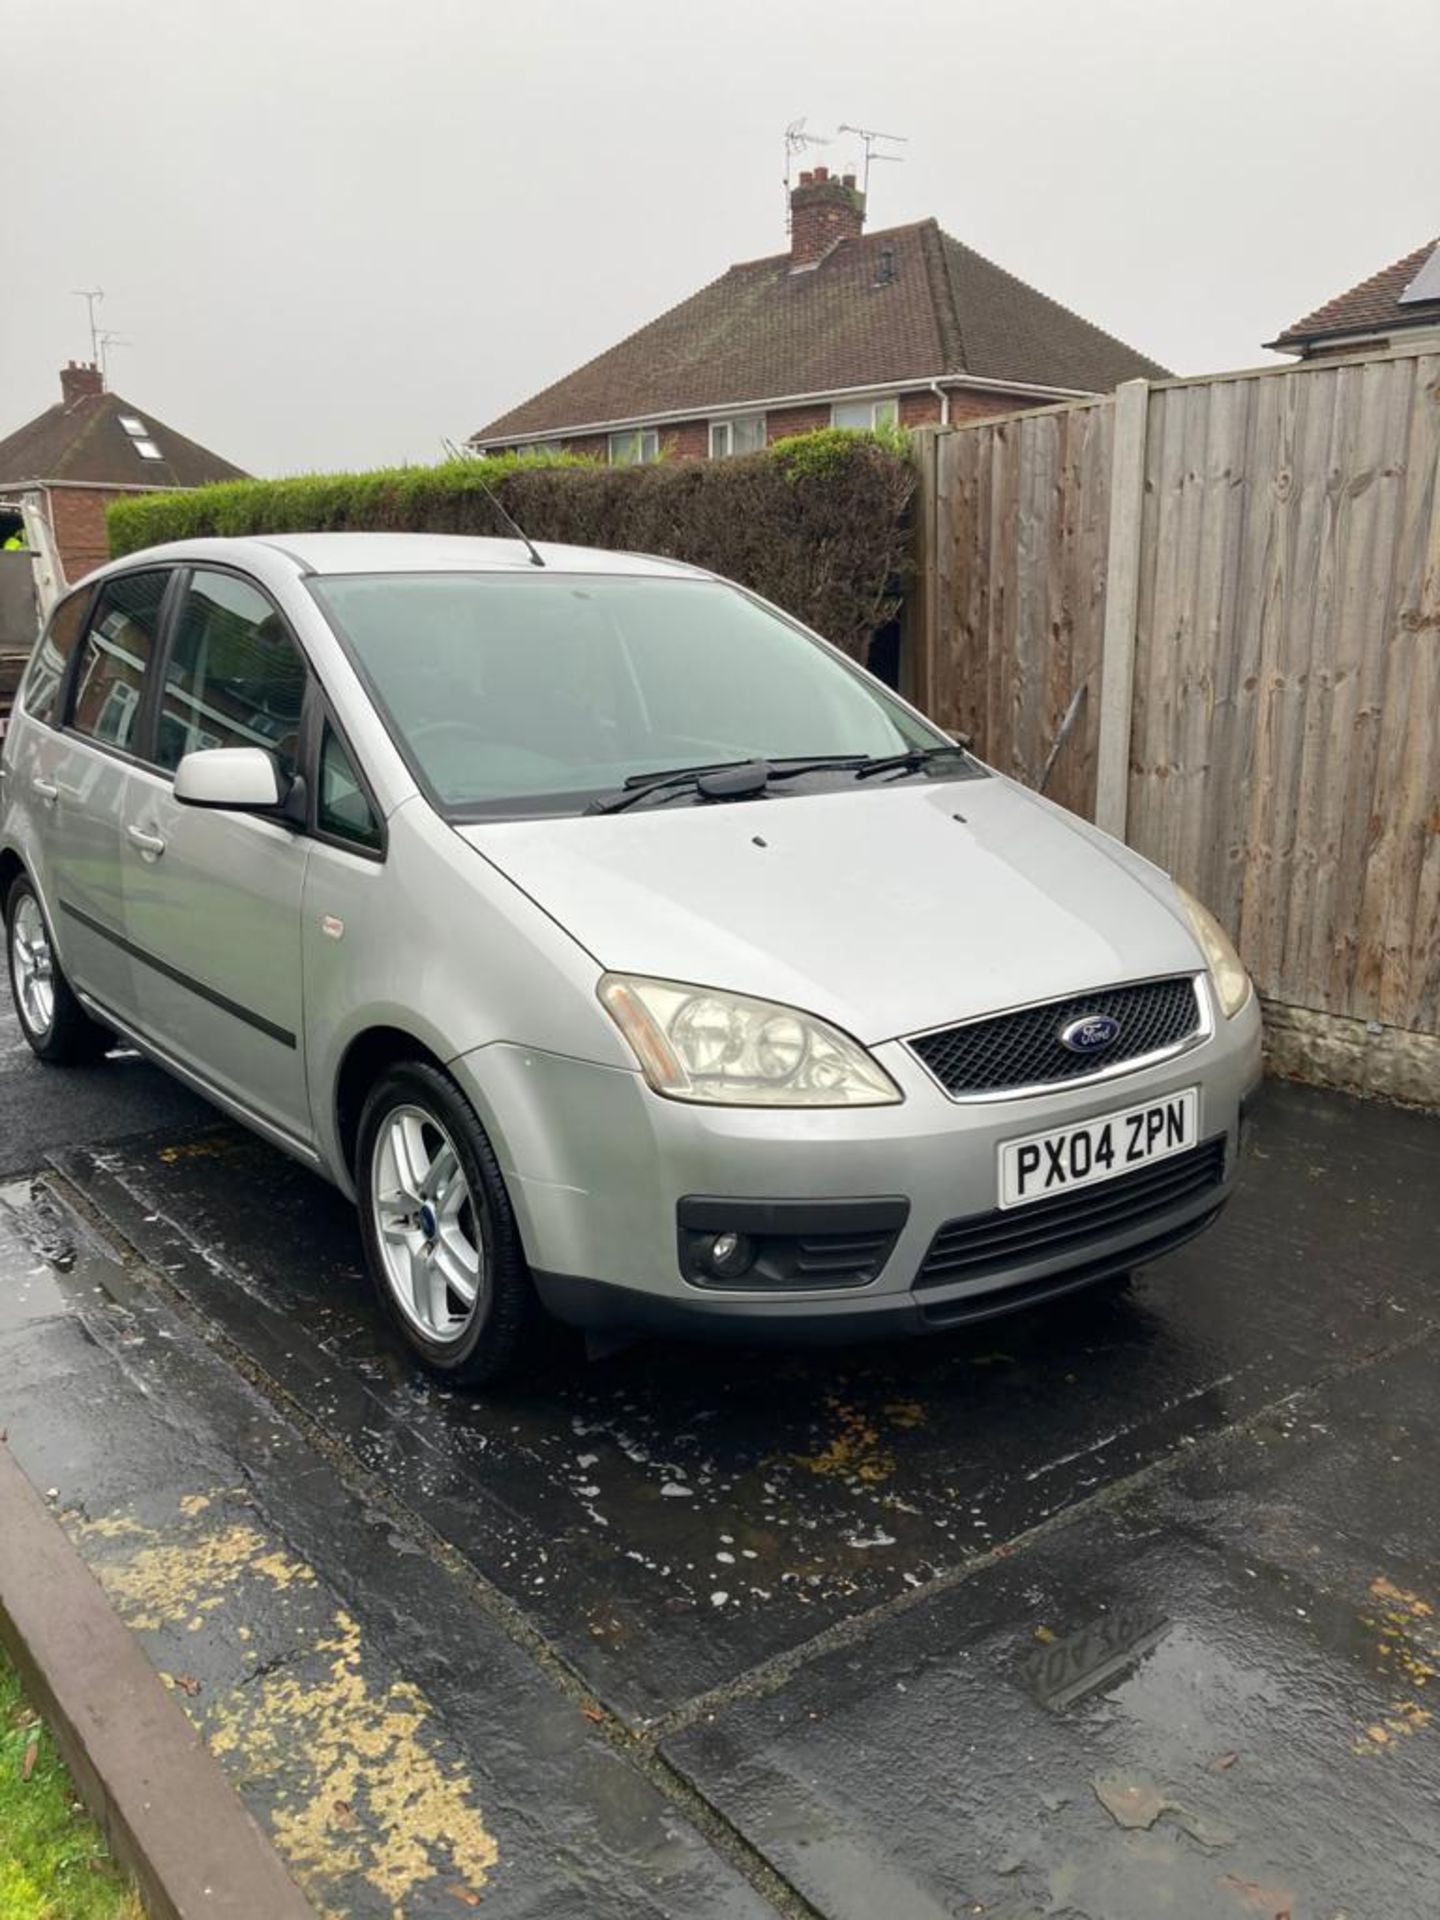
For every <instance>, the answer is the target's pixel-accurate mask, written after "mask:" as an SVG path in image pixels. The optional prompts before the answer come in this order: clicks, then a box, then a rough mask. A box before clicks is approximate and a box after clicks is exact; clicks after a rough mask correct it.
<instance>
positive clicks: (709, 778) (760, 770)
mask: <svg viewBox="0 0 1440 1920" xmlns="http://www.w3.org/2000/svg"><path fill="white" fill-rule="evenodd" d="M964 751H965V749H964V748H963V747H958V746H955V747H911V748H910V749H909V750H908V751H907V752H905V753H896V754H888V755H886V756H885V758H884V759H880V760H877V759H876V758H875V756H874V755H873V754H868V753H813V754H794V755H787V756H786V757H785V758H784V759H783V760H720V761H716V762H714V763H712V764H711V765H709V766H702V767H668V768H662V769H660V770H659V771H657V772H655V773H632V774H630V775H629V776H628V777H627V778H626V780H625V781H624V782H623V784H622V785H620V786H619V787H617V788H616V789H615V791H614V792H613V793H602V794H601V795H600V797H599V799H597V800H592V801H591V802H590V804H589V806H588V807H586V808H585V812H586V813H623V812H624V811H625V810H626V808H627V807H633V806H636V805H637V804H638V803H639V802H640V801H641V800H645V799H648V798H649V796H650V795H651V794H655V795H657V796H662V797H668V796H670V795H673V794H678V793H683V792H686V791H687V790H688V791H690V792H693V793H698V794H699V795H700V796H701V798H702V799H705V800H748V799H753V798H754V797H755V796H757V795H759V794H762V793H764V792H765V791H766V789H767V788H768V787H771V786H774V785H776V784H777V783H778V782H779V781H781V780H796V779H799V778H800V777H801V776H802V775H803V774H807V773H853V774H854V776H855V778H856V779H857V780H866V779H868V778H869V776H870V775H871V774H872V773H904V772H914V771H918V770H919V768H921V767H923V766H925V765H926V764H927V763H928V762H929V761H930V760H931V758H932V757H934V756H936V755H943V754H952V753H958V754H962V755H963V753H964Z"/></svg>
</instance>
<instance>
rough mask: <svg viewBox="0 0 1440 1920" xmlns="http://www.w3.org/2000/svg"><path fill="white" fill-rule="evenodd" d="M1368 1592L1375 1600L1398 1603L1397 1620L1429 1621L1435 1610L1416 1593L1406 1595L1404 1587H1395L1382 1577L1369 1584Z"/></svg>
mask: <svg viewBox="0 0 1440 1920" xmlns="http://www.w3.org/2000/svg"><path fill="white" fill-rule="evenodd" d="M1370 1591H1371V1593H1373V1594H1374V1596H1375V1598H1376V1599H1377V1600H1394V1601H1397V1602H1398V1603H1399V1608H1400V1612H1399V1616H1398V1617H1399V1618H1400V1619H1402V1620H1405V1619H1415V1620H1430V1619H1433V1618H1434V1615H1435V1609H1434V1607H1432V1606H1431V1604H1430V1602H1429V1601H1428V1600H1422V1599H1421V1598H1420V1596H1419V1594H1418V1593H1407V1592H1406V1590H1405V1588H1404V1587H1397V1586H1395V1585H1394V1584H1393V1583H1392V1582H1391V1581H1389V1580H1386V1579H1385V1578H1383V1576H1382V1577H1381V1578H1379V1579H1376V1580H1372V1581H1371V1582H1370Z"/></svg>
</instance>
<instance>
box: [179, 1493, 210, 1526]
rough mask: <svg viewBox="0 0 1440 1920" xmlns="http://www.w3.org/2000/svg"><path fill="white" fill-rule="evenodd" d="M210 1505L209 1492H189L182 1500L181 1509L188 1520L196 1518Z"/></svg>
mask: <svg viewBox="0 0 1440 1920" xmlns="http://www.w3.org/2000/svg"><path fill="white" fill-rule="evenodd" d="M209 1505H210V1496H209V1494H208V1493H187V1494H186V1496H185V1498H184V1499H183V1500H182V1501H181V1502H180V1511H181V1513H183V1514H184V1516H185V1518H186V1519H187V1520H194V1519H197V1518H198V1517H199V1515H201V1514H202V1513H204V1512H205V1511H206V1510H207V1508H208V1507H209Z"/></svg>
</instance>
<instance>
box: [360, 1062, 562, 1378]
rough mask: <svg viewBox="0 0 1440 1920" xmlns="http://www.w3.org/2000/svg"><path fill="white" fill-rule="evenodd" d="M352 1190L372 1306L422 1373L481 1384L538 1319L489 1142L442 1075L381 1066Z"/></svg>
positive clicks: (512, 1355)
mask: <svg viewBox="0 0 1440 1920" xmlns="http://www.w3.org/2000/svg"><path fill="white" fill-rule="evenodd" d="M355 1184H356V1191H357V1196H358V1201H359V1207H360V1221H361V1232H362V1236H363V1238H364V1242H365V1254H366V1261H367V1264H368V1266H369V1269H370V1277H371V1280H372V1281H373V1283H374V1286H375V1291H376V1295H377V1297H378V1299H379V1301H380V1305H381V1308H382V1310H383V1312H384V1314H385V1316H386V1318H387V1320H389V1322H390V1323H391V1325H392V1326H394V1327H395V1328H396V1329H397V1331H398V1332H399V1333H400V1334H401V1336H402V1337H403V1338H404V1340H405V1341H406V1343H407V1344H408V1345H409V1347H410V1349H411V1351H412V1352H413V1353H415V1354H416V1355H417V1356H418V1357H419V1359H420V1360H421V1361H422V1362H423V1363H424V1364H425V1366H426V1367H428V1368H429V1369H430V1371H431V1372H432V1373H435V1374H437V1375H439V1376H440V1377H441V1378H442V1379H445V1380H448V1381H451V1382H452V1383H454V1384H456V1385H463V1386H482V1385H490V1384H493V1383H494V1382H496V1381H498V1380H500V1379H502V1378H503V1377H504V1376H505V1375H506V1374H507V1373H510V1372H511V1371H512V1370H513V1369H514V1368H515V1366H516V1364H517V1362H518V1360H519V1358H520V1356H521V1353H522V1350H523V1349H524V1348H525V1346H526V1345H527V1342H528V1339H529V1336H530V1335H531V1333H532V1331H533V1330H534V1327H535V1323H536V1321H537V1320H538V1318H539V1303H538V1301H537V1300H536V1297H535V1291H534V1288H533V1286H532V1285H531V1281H530V1273H529V1268H528V1267H527V1265H526V1262H525V1255H524V1250H523V1248H522V1246H521V1244H520V1232H519V1229H518V1227H517V1226H516V1224H515V1214H514V1209H513V1208H512V1207H511V1205H510V1196H509V1194H508V1193H507V1192H506V1190H505V1182H504V1179H503V1178H502V1176H501V1173H500V1165H499V1162H498V1161H497V1160H496V1158H495V1151H494V1149H493V1148H492V1146H491V1145H490V1142H489V1140H488V1138H487V1137H486V1134H485V1130H484V1128H483V1127H482V1126H481V1124H480V1122H479V1120H478V1118H477V1117H476V1114H475V1111H474V1109H473V1108H472V1107H471V1105H470V1103H469V1101H468V1100H467V1099H466V1098H465V1096H464V1094H463V1093H462V1092H461V1091H460V1089H459V1087H457V1086H456V1084H455V1082H454V1081H453V1080H452V1079H450V1077H449V1075H448V1074H445V1073H442V1072H441V1071H440V1070H439V1069H438V1068H436V1067H432V1066H429V1065H427V1064H426V1063H424V1062H422V1061H406V1062H404V1063H403V1064H401V1065H398V1066H394V1067H391V1068H390V1069H389V1070H388V1071H387V1072H386V1073H384V1074H383V1075H382V1076H381V1078H380V1079H379V1080H378V1081H377V1082H376V1083H375V1085H374V1086H373V1087H372V1088H371V1090H370V1093H369V1096H368V1097H367V1099H366V1101H365V1106H364V1109H363V1111H362V1113H361V1116H360V1130H359V1139H358V1145H357V1150H356V1177H355Z"/></svg>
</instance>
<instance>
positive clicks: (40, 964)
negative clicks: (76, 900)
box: [5, 873, 115, 1067]
mask: <svg viewBox="0 0 1440 1920" xmlns="http://www.w3.org/2000/svg"><path fill="white" fill-rule="evenodd" d="M5 956H6V961H7V963H8V966H9V971H10V993H11V996H12V998H13V999H14V1002H15V1013H16V1017H17V1018H18V1020H19V1022H20V1031H21V1032H22V1033H23V1034H24V1036H25V1038H26V1040H27V1041H28V1042H29V1045H30V1049H31V1051H32V1052H33V1053H34V1054H36V1055H37V1056H38V1057H39V1058H40V1059H41V1060H44V1061H45V1062H46V1063H47V1064H48V1065H50V1066H57V1067H76V1066H93V1065H94V1063H95V1062H96V1061H97V1060H100V1059H102V1058H103V1057H104V1055H105V1054H106V1053H108V1052H109V1050H110V1048H111V1047H112V1046H114V1044H115V1036H114V1034H113V1033H112V1032H111V1031H110V1029H109V1028H108V1027H102V1026H101V1025H100V1023H99V1021H98V1020H92V1019H91V1018H90V1016H89V1014H88V1013H87V1012H86V1011H85V1009H84V1007H82V1006H81V1004H80V1002H79V1001H78V1000H77V999H76V997H75V994H74V991H73V989H72V988H71V985H70V982H69V981H68V980H67V979H66V978H65V975H64V973H63V971H62V970H61V966H60V962H59V959H58V958H57V957H56V953H55V942H54V940H53V939H52V938H51V935H50V927H49V923H48V922H47V920H46V918H45V909H44V908H43V907H42V906H41V904H40V896H39V894H38V893H37V892H36V891H35V887H34V883H33V882H32V881H31V880H30V879H29V877H28V876H27V875H26V874H23V873H22V874H20V875H18V876H17V878H16V879H15V880H14V881H12V883H11V886H10V891H9V893H8V894H7V895H6V898H5Z"/></svg>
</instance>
